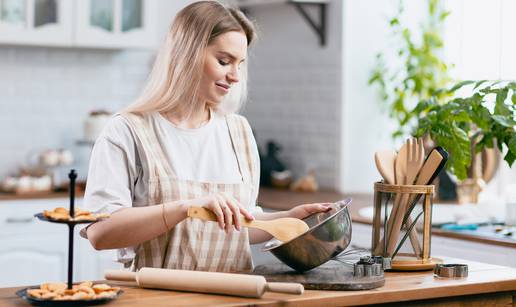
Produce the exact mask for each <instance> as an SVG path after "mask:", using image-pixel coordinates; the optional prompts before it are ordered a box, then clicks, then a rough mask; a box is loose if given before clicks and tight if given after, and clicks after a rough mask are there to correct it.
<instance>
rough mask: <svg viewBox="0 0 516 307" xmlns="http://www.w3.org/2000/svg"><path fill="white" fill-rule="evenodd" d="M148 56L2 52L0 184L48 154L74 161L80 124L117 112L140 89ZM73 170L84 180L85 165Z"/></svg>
mask: <svg viewBox="0 0 516 307" xmlns="http://www.w3.org/2000/svg"><path fill="white" fill-rule="evenodd" d="M151 58H152V53H151V52H150V51H100V50H88V49H58V48H39V47H18V46H17V47H14V46H0V131H1V133H0V144H1V146H0V178H2V177H4V176H5V175H6V174H8V173H10V172H14V171H17V169H18V167H19V166H20V165H22V164H23V163H26V162H28V158H29V156H31V155H32V154H33V153H35V152H38V151H41V150H44V149H47V148H69V149H71V150H73V151H74V153H75V154H76V156H77V157H78V158H80V157H83V158H84V157H86V159H87V153H88V152H89V148H84V147H78V146H77V145H76V144H75V142H76V141H77V140H78V139H80V138H81V137H82V133H83V132H82V124H83V120H84V119H85V117H86V116H87V115H88V112H89V111H90V110H92V109H99V108H102V109H107V110H109V111H116V110H118V109H120V108H121V107H122V106H124V105H126V104H128V103H130V102H131V100H132V99H134V97H135V96H136V95H137V93H138V92H139V91H140V90H141V88H142V86H143V82H144V80H145V78H146V77H147V73H148V70H149V67H150V63H151V60H152V59H151ZM78 162H79V163H80V164H79V165H77V166H78V167H79V169H80V170H82V171H83V173H82V175H85V174H84V172H85V171H86V168H85V165H84V163H85V162H87V161H85V159H83V161H78Z"/></svg>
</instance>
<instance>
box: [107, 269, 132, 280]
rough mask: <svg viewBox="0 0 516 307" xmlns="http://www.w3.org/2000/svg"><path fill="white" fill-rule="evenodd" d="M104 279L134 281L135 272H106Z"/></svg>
mask: <svg viewBox="0 0 516 307" xmlns="http://www.w3.org/2000/svg"><path fill="white" fill-rule="evenodd" d="M104 278H105V279H107V280H118V281H136V272H130V271H121V270H107V271H106V272H105V273H104Z"/></svg>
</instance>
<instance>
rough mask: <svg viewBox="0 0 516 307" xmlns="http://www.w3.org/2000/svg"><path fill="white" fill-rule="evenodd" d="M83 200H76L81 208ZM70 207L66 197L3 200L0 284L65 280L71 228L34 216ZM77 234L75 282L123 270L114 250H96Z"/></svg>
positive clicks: (95, 278)
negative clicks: (115, 270)
mask: <svg viewBox="0 0 516 307" xmlns="http://www.w3.org/2000/svg"><path fill="white" fill-rule="evenodd" d="M81 201H82V199H77V205H78V206H79V207H80V205H81ZM60 206H62V207H67V206H68V199H67V198H56V199H31V200H10V201H0V242H2V244H0V264H1V266H0V287H7V286H17V285H27V284H41V283H43V282H47V281H66V278H67V270H68V266H67V265H68V227H67V226H65V225H60V224H53V223H46V222H43V221H40V220H37V219H35V218H34V217H33V216H34V214H35V213H38V212H42V211H43V210H45V209H52V208H55V207H60ZM81 227H83V226H81V225H79V226H76V227H75V233H74V281H83V280H98V279H102V278H103V276H104V271H105V270H106V269H120V268H122V265H121V264H119V263H117V262H115V260H114V259H115V256H116V254H115V253H116V252H115V251H114V250H108V251H96V250H95V249H94V248H93V247H92V246H91V245H90V243H89V242H88V241H87V240H85V239H83V238H81V237H80V236H79V230H80V228H81Z"/></svg>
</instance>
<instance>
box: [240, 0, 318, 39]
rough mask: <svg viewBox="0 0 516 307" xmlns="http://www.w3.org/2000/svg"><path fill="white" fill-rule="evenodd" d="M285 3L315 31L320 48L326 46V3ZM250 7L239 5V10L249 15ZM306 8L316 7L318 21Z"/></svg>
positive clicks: (291, 1)
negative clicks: (293, 7) (291, 6)
mask: <svg viewBox="0 0 516 307" xmlns="http://www.w3.org/2000/svg"><path fill="white" fill-rule="evenodd" d="M286 3H288V4H292V5H294V6H295V7H296V9H297V11H298V12H299V13H300V14H301V16H302V17H303V19H304V20H305V21H306V22H307V23H308V25H309V26H310V27H311V28H312V30H314V31H315V33H316V34H317V36H318V37H319V44H320V45H321V46H325V45H326V16H327V9H326V8H327V5H328V3H327V2H320V1H296V0H287V1H286ZM250 7H251V6H247V5H245V4H244V5H241V6H240V10H242V12H244V14H246V15H249V14H250V12H249V9H250ZM307 7H316V8H317V9H318V19H319V20H314V19H315V18H313V17H312V16H310V14H309V13H308V10H307Z"/></svg>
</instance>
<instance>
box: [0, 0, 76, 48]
mask: <svg viewBox="0 0 516 307" xmlns="http://www.w3.org/2000/svg"><path fill="white" fill-rule="evenodd" d="M72 4H73V1H69V0H0V41H1V42H3V43H7V44H29V45H42V44H44V45H57V46H68V45H71V43H72V28H73V27H72V14H71V12H72Z"/></svg>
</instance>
